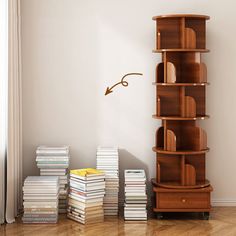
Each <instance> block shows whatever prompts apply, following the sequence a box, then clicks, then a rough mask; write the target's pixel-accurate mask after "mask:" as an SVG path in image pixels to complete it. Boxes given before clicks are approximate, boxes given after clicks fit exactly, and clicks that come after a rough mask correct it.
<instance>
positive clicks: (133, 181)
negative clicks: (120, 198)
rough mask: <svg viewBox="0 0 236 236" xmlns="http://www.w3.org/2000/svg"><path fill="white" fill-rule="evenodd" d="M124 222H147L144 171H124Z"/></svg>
mask: <svg viewBox="0 0 236 236" xmlns="http://www.w3.org/2000/svg"><path fill="white" fill-rule="evenodd" d="M124 174H125V207H124V217H125V220H147V210H146V208H147V206H146V205H147V194H146V175H145V172H144V170H125V173H124Z"/></svg>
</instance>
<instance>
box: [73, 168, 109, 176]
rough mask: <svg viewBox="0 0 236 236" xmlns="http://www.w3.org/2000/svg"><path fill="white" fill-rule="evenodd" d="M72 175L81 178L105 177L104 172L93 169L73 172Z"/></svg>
mask: <svg viewBox="0 0 236 236" xmlns="http://www.w3.org/2000/svg"><path fill="white" fill-rule="evenodd" d="M70 173H71V174H74V175H78V176H81V177H87V176H96V175H104V172H103V171H100V170H97V169H93V168H85V169H77V170H71V171H70Z"/></svg>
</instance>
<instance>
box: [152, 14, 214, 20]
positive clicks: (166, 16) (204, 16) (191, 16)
mask: <svg viewBox="0 0 236 236" xmlns="http://www.w3.org/2000/svg"><path fill="white" fill-rule="evenodd" d="M183 17H185V18H197V19H205V20H209V19H210V17H209V16H206V15H197V14H170V15H160V16H153V17H152V19H153V20H157V19H163V18H183Z"/></svg>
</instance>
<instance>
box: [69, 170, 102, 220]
mask: <svg viewBox="0 0 236 236" xmlns="http://www.w3.org/2000/svg"><path fill="white" fill-rule="evenodd" d="M104 194H105V174H104V173H103V172H102V171H99V170H96V169H92V168H87V169H79V170H71V171H70V189H69V200H68V210H67V216H68V218H70V219H72V220H75V221H78V222H80V223H82V224H89V223H98V222H102V221H103V220H104V211H103V198H104Z"/></svg>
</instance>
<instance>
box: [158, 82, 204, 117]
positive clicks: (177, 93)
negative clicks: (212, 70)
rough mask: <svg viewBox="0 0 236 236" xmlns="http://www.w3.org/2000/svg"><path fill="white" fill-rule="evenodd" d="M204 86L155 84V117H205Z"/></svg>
mask: <svg viewBox="0 0 236 236" xmlns="http://www.w3.org/2000/svg"><path fill="white" fill-rule="evenodd" d="M205 90H206V89H205V86H200V87H192V86H187V87H185V86H168V87H164V86H157V87H156V93H157V103H156V116H157V117H185V118H187V117H189V118H194V117H205V116H206V114H205V113H206V107H205Z"/></svg>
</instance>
